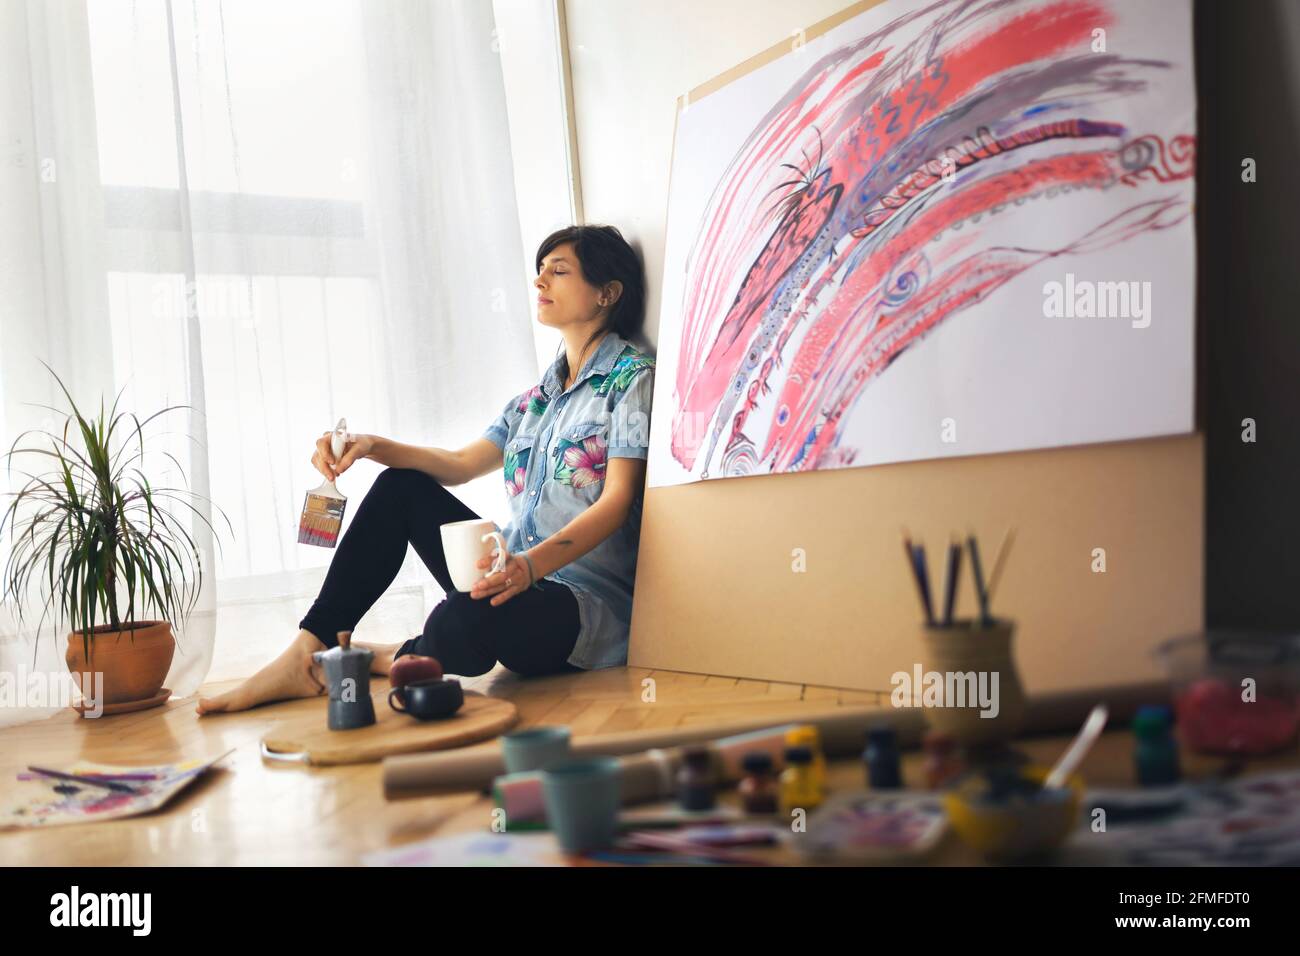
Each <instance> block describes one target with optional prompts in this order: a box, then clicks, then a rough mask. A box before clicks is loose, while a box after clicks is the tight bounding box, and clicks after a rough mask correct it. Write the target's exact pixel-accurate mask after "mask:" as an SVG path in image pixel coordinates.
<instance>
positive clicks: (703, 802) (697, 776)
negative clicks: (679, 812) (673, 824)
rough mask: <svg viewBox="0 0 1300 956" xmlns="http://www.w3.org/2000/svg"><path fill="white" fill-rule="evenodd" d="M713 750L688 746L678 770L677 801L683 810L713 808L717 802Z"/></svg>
mask: <svg viewBox="0 0 1300 956" xmlns="http://www.w3.org/2000/svg"><path fill="white" fill-rule="evenodd" d="M715 790H716V784H715V782H714V775H713V752H712V751H711V750H710V749H709V748H708V747H699V746H696V747H687V748H686V750H685V752H684V753H683V754H682V767H681V769H680V770H678V771H677V801H678V803H680V804H681V808H682V809H683V810H712V809H713V807H714V804H715V803H716V802H717V795H716V792H715Z"/></svg>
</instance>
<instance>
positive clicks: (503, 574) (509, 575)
mask: <svg viewBox="0 0 1300 956" xmlns="http://www.w3.org/2000/svg"><path fill="white" fill-rule="evenodd" d="M494 560H495V558H493V557H491V556H489V557H483V558H479V560H478V566H479V567H480V568H481V569H483V570H487V569H488V568H490V567H492V562H493V561H494ZM526 590H528V562H527V561H525V560H524V559H523V558H521V557H520V556H519V555H517V554H510V553H509V552H507V554H506V564H505V568H504V569H503V570H501V571H497V572H496V573H494V574H489V575H488V576H487V577H485V578H480V579H479V580H477V581H475V582H474V586H473V587H471V588H470V589H469V596H470V597H472V598H474V600H476V601H477V600H481V599H482V598H485V597H490V598H491V599H492V600H491V601H489V602H488V603H489V604H491V605H492V606H493V607H496V606H497V605H498V604H505V603H506V601H509V600H510V599H511V598H512V597H514V596H515V595H516V594H519V593H521V592H523V591H526Z"/></svg>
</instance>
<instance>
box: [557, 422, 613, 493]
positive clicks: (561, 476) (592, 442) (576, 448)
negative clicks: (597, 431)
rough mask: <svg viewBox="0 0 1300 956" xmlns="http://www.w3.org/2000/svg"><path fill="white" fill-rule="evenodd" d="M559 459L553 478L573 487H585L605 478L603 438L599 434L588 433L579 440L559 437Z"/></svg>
mask: <svg viewBox="0 0 1300 956" xmlns="http://www.w3.org/2000/svg"><path fill="white" fill-rule="evenodd" d="M557 447H558V448H559V450H560V454H559V461H557V462H556V464H555V476H554V477H555V480H556V481H557V482H558V483H559V484H562V485H572V486H573V487H574V488H587V487H590V486H591V485H594V484H597V483H598V482H601V481H604V480H605V450H606V449H605V440H604V439H603V438H601V437H600V436H599V435H589V436H587V437H586V438H584V439H583V440H582V441H580V442H573V441H569V440H568V439H566V438H562V439H560V442H559V444H558V446H557Z"/></svg>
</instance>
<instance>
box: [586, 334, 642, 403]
mask: <svg viewBox="0 0 1300 956" xmlns="http://www.w3.org/2000/svg"><path fill="white" fill-rule="evenodd" d="M654 364H655V360H654V359H652V358H650V356H648V355H643V354H642V353H640V352H638V351H637V350H636V349H635V348H633V347H632V346H630V345H629V346H627V347H626V348H624V349H623V351H622V352H621V353H619V356H618V358H617V359H615V360H614V365H613V367H612V368H610V370H609V374H608V375H593V376H592V377H591V379H590V381H591V389H592V391H594V392H595V393H596V394H597V395H608V394H609V392H610V389H613V390H614V391H616V392H622V391H626V389H627V387H628V386H629V385H630V384H632V379H633V378H634V377H635V376H636V373H637V372H639V371H641V369H643V368H654Z"/></svg>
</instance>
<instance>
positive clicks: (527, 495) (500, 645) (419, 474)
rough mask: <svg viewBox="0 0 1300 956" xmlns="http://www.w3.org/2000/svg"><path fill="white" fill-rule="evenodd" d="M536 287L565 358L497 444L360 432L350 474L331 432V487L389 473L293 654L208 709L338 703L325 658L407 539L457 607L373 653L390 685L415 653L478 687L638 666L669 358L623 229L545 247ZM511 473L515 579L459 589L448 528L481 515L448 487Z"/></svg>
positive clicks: (494, 427)
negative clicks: (397, 663)
mask: <svg viewBox="0 0 1300 956" xmlns="http://www.w3.org/2000/svg"><path fill="white" fill-rule="evenodd" d="M534 285H535V287H536V289H537V321H539V322H540V323H542V324H543V325H548V326H551V327H552V328H555V329H559V331H560V332H561V334H562V335H563V336H564V349H563V352H562V353H561V354H560V355H559V356H558V357H557V358H556V360H555V361H554V362H553V363H552V364H551V366H550V368H548V369H547V370H546V374H545V375H544V376H543V377H542V380H541V382H540V383H538V384H537V385H535V386H533V387H532V388H531V389H529V390H528V391H526V392H524V393H523V394H521V395H517V396H515V397H514V398H512V399H510V401H509V402H507V403H506V406H505V408H504V409H502V411H501V414H499V415H498V416H497V417H496V419H495V420H494V421H493V422H492V423H491V425H489V426H488V428H487V429H486V431H485V432H484V434H483V437H481V438H478V439H477V440H475V441H473V442H471V443H470V444H468V445H466V446H465V447H464V448H462V449H460V450H459V451H447V450H444V449H441V448H425V447H420V446H416V445H405V444H401V443H399V442H395V441H392V440H391V439H387V438H380V437H377V436H373V435H359V436H355V437H354V440H353V441H352V442H350V443H349V444H348V446H347V448H346V449H345V451H344V453H343V455H342V456H341V457H340V458H339V460H338V461H335V460H334V459H333V457H332V455H331V452H330V446H329V435H328V433H327V434H326V435H324V436H322V437H321V438H320V439H319V440H318V441H317V443H316V449H315V453H314V455H313V456H312V463H313V464H314V465H315V466H316V468H317V469H319V470H320V471H321V473H322V474H324V475H325V476H327V477H329V478H335V477H337V476H338V475H340V474H342V473H343V472H345V471H347V469H348V468H349V467H351V466H352V464H353V463H354V462H356V461H357V460H359V459H362V458H369V459H370V460H371V461H377V462H379V463H380V464H381V465H386V466H387V468H386V469H385V470H384V471H383V472H381V473H380V475H379V477H378V478H377V479H376V480H375V483H374V485H373V486H372V487H371V489H370V491H369V492H368V493H367V494H366V496H365V497H364V498H363V499H362V501H361V504H360V506H358V508H357V510H356V513H355V515H353V517H352V519H351V522H350V524H349V526H348V529H347V531H346V533H345V534H344V535H343V537H342V539H341V540H340V541H339V545H338V550H337V552H336V553H335V555H334V558H333V560H332V561H331V563H330V568H329V572H328V573H327V574H326V576H325V582H324V584H323V585H322V586H321V590H320V595H319V596H318V597H317V598H316V601H315V602H314V603H313V604H312V606H311V609H310V610H309V611H308V612H307V615H306V617H304V618H303V619H302V621H301V623H300V624H299V627H300V628H301V630H300V631H299V632H298V636H297V638H296V639H295V640H294V642H293V644H292V645H290V647H289V648H288V649H287V650H285V652H284V653H283V654H281V655H280V656H279V657H278V658H276V659H275V660H274V661H272V662H271V663H270V664H268V665H267V666H266V667H264V668H263V669H262V670H260V671H258V673H257V674H255V675H253V676H252V677H250V678H249V679H248V680H247V681H245V682H244V683H243V684H242V685H241V686H239V687H238V688H236V689H234V690H232V691H229V692H228V693H225V694H222V695H220V696H218V697H214V698H203V699H201V700H200V701H199V704H198V708H197V710H198V713H200V714H208V713H215V712H220V711H232V710H242V709H244V708H247V707H252V706H255V705H257V704H261V703H266V702H268V701H272V700H283V699H285V698H289V697H305V696H311V695H315V694H320V693H323V692H324V686H323V684H322V678H321V674H320V669H319V666H318V665H316V664H314V663H313V662H312V657H311V655H312V653H313V652H315V651H321V650H325V649H326V648H328V647H333V646H334V645H335V643H336V636H335V635H336V634H337V633H338V632H339V631H350V630H352V629H353V628H355V627H356V625H357V622H358V621H360V620H361V617H362V615H364V614H365V612H366V611H367V610H368V609H369V608H370V606H371V605H372V604H374V602H375V601H376V600H378V598H379V596H380V595H381V594H383V593H384V591H385V589H386V588H387V587H388V586H389V585H390V584H391V583H392V581H393V579H394V578H395V577H396V576H397V572H398V570H399V569H400V568H401V565H402V561H403V558H404V557H405V554H406V546H407V544H408V543H409V544H411V545H412V546H413V547H414V548H415V551H416V553H417V554H419V556H420V558H421V559H422V560H423V561H424V563H425V565H426V566H427V567H428V568H429V571H430V573H432V574H433V576H434V577H435V578H436V579H437V580H438V583H439V584H441V585H442V588H443V590H444V591H446V592H447V597H446V599H445V600H443V601H442V602H441V603H440V604H439V605H438V606H437V607H436V608H434V609H433V613H431V614H430V615H429V619H428V620H427V621H426V622H425V625H424V632H423V633H422V634H421V635H420V636H419V637H416V638H414V639H412V640H409V641H407V642H406V643H405V644H401V645H391V646H375V645H364V646H369V647H370V649H371V650H373V651H374V652H375V661H374V667H373V669H374V670H375V672H376V673H387V672H388V669H389V667H390V666H391V665H392V662H393V660H394V658H396V657H400V656H401V655H403V654H422V655H428V656H430V657H436V658H437V659H438V660H439V661H440V662H441V663H442V666H443V669H444V671H445V672H447V673H449V674H458V675H461V676H474V675H478V674H483V673H486V672H487V671H489V670H491V669H492V668H493V667H495V666H496V665H497V663H498V662H499V663H501V664H503V665H505V667H507V668H508V669H509V670H511V671H514V672H516V673H518V674H522V675H525V676H532V675H540V674H554V673H564V672H571V671H579V670H588V669H594V668H600V667H612V666H617V665H621V664H624V663H626V661H627V640H628V627H629V624H630V622H631V615H632V583H633V580H634V577H635V574H636V556H637V543H638V540H639V537H640V528H641V498H642V491H643V489H644V485H645V459H646V454H647V446H648V445H649V436H650V405H651V394H652V392H653V387H654V359H652V358H651V357H649V356H648V355H646V354H645V353H644V352H642V351H641V350H639V349H638V348H637V347H636V346H634V345H633V344H632V343H631V341H630V339H632V338H633V337H634V336H637V335H639V333H640V331H641V326H642V323H643V321H644V317H645V282H644V276H643V272H642V268H641V262H640V260H639V259H638V257H637V255H636V253H635V252H634V251H633V250H632V248H631V247H630V246H629V245H628V244H627V242H626V241H625V240H624V238H623V236H622V235H621V234H620V233H619V231H618V230H617V229H615V228H613V227H612V226H570V227H569V228H567V229H562V230H560V231H559V232H556V233H553V234H552V235H550V236H548V237H547V239H546V240H545V241H544V242H543V243H542V245H541V247H540V248H539V249H538V251H537V278H536V279H535V280H534ZM498 468H501V469H503V472H504V476H505V486H506V494H507V495H508V496H509V498H510V505H511V511H512V513H513V520H512V522H511V523H510V526H509V527H508V528H507V529H506V531H505V537H506V541H507V545H508V548H507V550H508V552H509V553H508V555H507V560H506V563H505V569H504V570H503V571H501V572H498V573H495V574H490V575H489V576H487V577H486V578H484V579H482V580H480V581H479V582H478V583H477V584H475V585H474V588H473V590H471V591H469V592H460V591H457V590H456V589H455V586H454V585H453V584H452V581H451V577H450V575H449V573H448V570H447V562H446V559H445V557H444V556H443V551H442V539H441V534H440V530H439V529H440V528H441V526H442V525H444V524H446V523H448V522H451V521H462V520H468V519H472V518H477V517H478V515H476V514H475V513H474V512H473V510H471V509H470V508H468V507H467V506H466V505H465V504H464V503H462V502H461V501H460V500H459V499H458V498H456V496H455V495H453V494H452V493H451V492H450V491H448V490H447V488H448V487H449V486H452V485H458V484H463V483H464V482H467V481H470V480H472V479H474V478H477V477H479V476H480V475H485V474H487V473H489V472H491V471H493V470H494V469H498ZM489 566H490V559H487V558H485V559H483V560H482V561H480V562H479V567H480V568H484V569H486V568H488V567H489Z"/></svg>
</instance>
